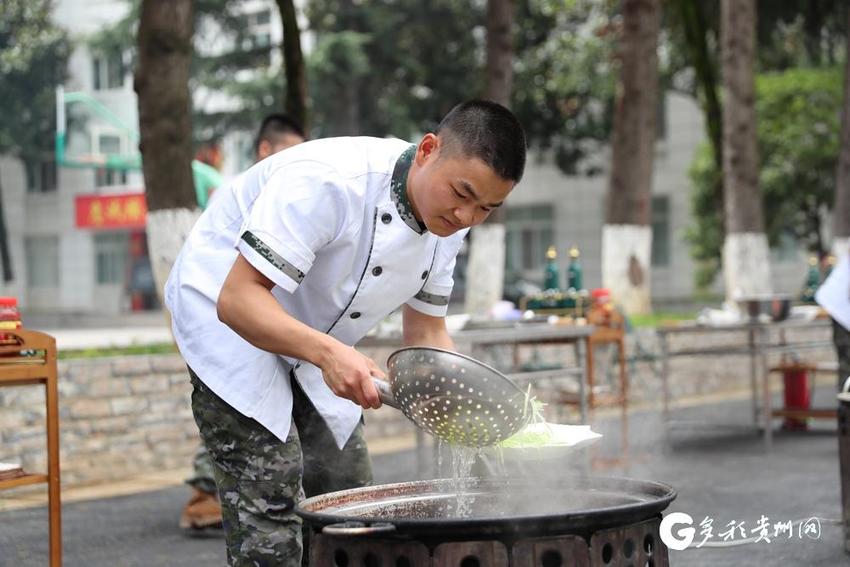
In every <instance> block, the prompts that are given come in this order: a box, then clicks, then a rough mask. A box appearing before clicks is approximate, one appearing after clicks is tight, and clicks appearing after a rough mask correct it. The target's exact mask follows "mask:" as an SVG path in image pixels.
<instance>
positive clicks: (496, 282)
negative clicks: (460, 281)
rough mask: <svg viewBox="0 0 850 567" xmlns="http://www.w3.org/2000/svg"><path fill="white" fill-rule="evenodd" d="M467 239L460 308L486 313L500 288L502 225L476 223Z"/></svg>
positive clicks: (502, 275)
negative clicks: (463, 291)
mask: <svg viewBox="0 0 850 567" xmlns="http://www.w3.org/2000/svg"><path fill="white" fill-rule="evenodd" d="M469 239H470V241H469V263H468V264H467V267H466V300H465V301H464V309H465V311H466V312H467V313H469V314H471V315H486V314H487V313H488V311H489V310H490V308H491V307H492V306H493V305H494V304H495V303H496V302H497V301H501V299H502V292H503V291H504V279H505V225H503V224H481V225H478V226H476V227H475V228H473V229H472V232H471V233H470V236H469Z"/></svg>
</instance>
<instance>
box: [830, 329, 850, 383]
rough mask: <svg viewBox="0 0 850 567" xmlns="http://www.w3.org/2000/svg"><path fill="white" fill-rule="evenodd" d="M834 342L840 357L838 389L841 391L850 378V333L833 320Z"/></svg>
mask: <svg viewBox="0 0 850 567" xmlns="http://www.w3.org/2000/svg"><path fill="white" fill-rule="evenodd" d="M832 340H833V342H834V343H835V352H836V354H837V355H838V389H839V390H841V388H842V387H843V386H844V381H845V380H847V378H848V377H850V331H848V330H847V329H845V328H844V327H842V326H841V325H840V324H839V323H838V321H836V320H835V319H833V320H832Z"/></svg>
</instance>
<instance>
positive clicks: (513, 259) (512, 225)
mask: <svg viewBox="0 0 850 567" xmlns="http://www.w3.org/2000/svg"><path fill="white" fill-rule="evenodd" d="M554 226H555V216H554V208H553V207H552V206H551V205H534V206H530V207H512V208H509V209H508V210H507V214H506V218H505V268H506V270H505V275H506V276H508V277H511V276H518V275H519V274H521V273H522V272H525V271H531V270H540V269H543V265H544V264H545V262H546V249H547V248H549V246H551V245H552V244H555V229H554Z"/></svg>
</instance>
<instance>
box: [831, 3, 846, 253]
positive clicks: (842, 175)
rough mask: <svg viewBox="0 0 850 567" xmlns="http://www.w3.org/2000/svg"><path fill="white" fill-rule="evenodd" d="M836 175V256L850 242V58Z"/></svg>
mask: <svg viewBox="0 0 850 567" xmlns="http://www.w3.org/2000/svg"><path fill="white" fill-rule="evenodd" d="M845 30H846V33H847V47H848V53H850V10H848V11H847V26H846V28H845ZM836 169H837V171H836V174H835V177H836V182H835V206H834V207H833V231H832V232H833V246H832V251H833V253H834V254H847V253H848V240H850V57H847V58H845V63H844V104H843V105H842V106H841V149H840V150H839V154H838V166H837V168H836Z"/></svg>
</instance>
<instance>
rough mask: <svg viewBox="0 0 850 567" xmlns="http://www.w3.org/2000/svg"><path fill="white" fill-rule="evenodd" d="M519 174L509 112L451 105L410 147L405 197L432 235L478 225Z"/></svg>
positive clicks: (516, 129)
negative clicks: (412, 151) (434, 128)
mask: <svg viewBox="0 0 850 567" xmlns="http://www.w3.org/2000/svg"><path fill="white" fill-rule="evenodd" d="M524 170H525V132H524V131H523V129H522V126H521V125H520V123H519V121H518V120H517V118H516V116H514V115H513V113H512V112H511V111H510V110H508V109H507V108H505V107H504V106H502V105H500V104H497V103H495V102H491V101H486V100H470V101H467V102H464V103H461V104H459V105H457V106H456V107H454V108H453V109H452V110H451V111H450V112H449V113H448V114H447V115H446V117H445V118H443V121H442V122H440V125H439V126H438V128H437V131H436V132H435V133H433V134H426V135H425V136H424V137H423V138H422V140H421V141H420V142H419V145H418V147H417V148H416V157H415V158H414V162H413V164H412V165H411V168H410V172H409V174H408V181H407V183H408V185H407V186H408V197H409V198H410V201H411V204H412V206H413V211H414V213H415V215H416V217H417V218H418V219H419V220H420V221H421V222H423V223H424V224H425V226H426V227H428V230H430V231H431V232H433V233H434V234H436V235H438V236H448V235H450V234H452V233H454V232H457V231H458V230H461V229H463V228H467V227H470V226H474V225H476V224H480V223H482V222H483V221H484V219H486V218H487V216H488V215H489V214H490V212H492V210H493V209H494V208H496V207H498V206H500V205H501V204H502V202H503V201H504V200H505V198H506V197H507V196H508V193H510V191H511V189H513V188H514V186H515V185H516V184H517V183H518V182H519V181H520V179H522V174H523V171H524Z"/></svg>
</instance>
